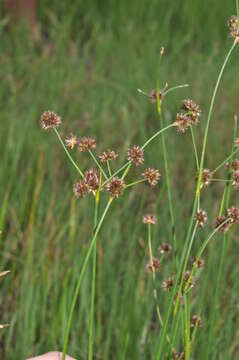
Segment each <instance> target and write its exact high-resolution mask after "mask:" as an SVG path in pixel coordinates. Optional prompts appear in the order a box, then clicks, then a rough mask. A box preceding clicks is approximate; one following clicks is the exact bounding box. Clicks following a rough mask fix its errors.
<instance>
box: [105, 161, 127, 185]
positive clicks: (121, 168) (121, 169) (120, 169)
mask: <svg viewBox="0 0 239 360" xmlns="http://www.w3.org/2000/svg"><path fill="white" fill-rule="evenodd" d="M130 163H131V161H127V163H125V164H124V165H123V166H121V167H120V168H119V169H118V170H116V171H115V172H114V173H113V174H112V175H111V176H110V177H109V178H108V179H107V180H106V181H104V182H103V185H102V186H105V184H107V182H109V181H110V180H111V179H112V178H113V177H114V176H116V175H118V174H119V173H120V172H121V171H123V170H124V169H125V168H126V167H127V166H128V165H129V164H130Z"/></svg>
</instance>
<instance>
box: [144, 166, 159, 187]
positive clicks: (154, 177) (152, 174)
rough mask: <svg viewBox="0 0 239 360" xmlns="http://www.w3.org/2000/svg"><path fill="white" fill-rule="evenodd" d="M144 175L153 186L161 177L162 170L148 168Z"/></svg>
mask: <svg viewBox="0 0 239 360" xmlns="http://www.w3.org/2000/svg"><path fill="white" fill-rule="evenodd" d="M142 175H143V177H144V178H145V180H147V181H148V183H149V185H151V186H156V185H157V183H158V181H159V179H160V177H161V174H160V172H159V171H158V170H157V169H152V168H148V169H146V170H145V171H144V172H143V174H142Z"/></svg>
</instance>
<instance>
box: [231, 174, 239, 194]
mask: <svg viewBox="0 0 239 360" xmlns="http://www.w3.org/2000/svg"><path fill="white" fill-rule="evenodd" d="M232 179H233V182H232V186H234V188H235V189H236V190H237V189H239V170H235V171H233V173H232Z"/></svg>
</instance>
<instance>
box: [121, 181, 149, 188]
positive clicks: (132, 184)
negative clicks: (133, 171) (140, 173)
mask: <svg viewBox="0 0 239 360" xmlns="http://www.w3.org/2000/svg"><path fill="white" fill-rule="evenodd" d="M145 181H147V179H140V180H137V181H134V182H132V183H130V184H127V185H126V186H125V189H128V188H129V187H131V186H134V185H137V184H140V183H142V182H145Z"/></svg>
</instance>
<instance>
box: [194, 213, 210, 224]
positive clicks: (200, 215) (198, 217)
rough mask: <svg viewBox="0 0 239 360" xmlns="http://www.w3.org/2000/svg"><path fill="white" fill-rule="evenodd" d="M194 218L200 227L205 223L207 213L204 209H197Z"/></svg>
mask: <svg viewBox="0 0 239 360" xmlns="http://www.w3.org/2000/svg"><path fill="white" fill-rule="evenodd" d="M194 218H195V220H196V222H197V223H198V225H199V226H200V227H201V228H202V227H204V225H205V224H206V223H207V213H206V211H205V210H202V209H199V210H198V211H197V212H196V214H195V217H194Z"/></svg>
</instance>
